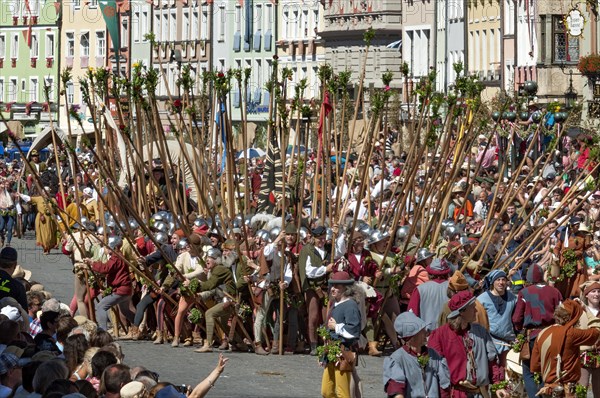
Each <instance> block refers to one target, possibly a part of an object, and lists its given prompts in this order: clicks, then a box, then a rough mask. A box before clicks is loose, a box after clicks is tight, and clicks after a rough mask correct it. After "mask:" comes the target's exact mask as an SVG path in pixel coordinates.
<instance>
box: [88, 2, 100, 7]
mask: <svg viewBox="0 0 600 398" xmlns="http://www.w3.org/2000/svg"><path fill="white" fill-rule="evenodd" d="M89 7H90V8H96V7H98V0H90V5H89Z"/></svg>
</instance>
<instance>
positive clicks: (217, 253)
mask: <svg viewBox="0 0 600 398" xmlns="http://www.w3.org/2000/svg"><path fill="white" fill-rule="evenodd" d="M221 254H223V253H221V250H219V249H217V248H214V247H211V248H210V249H208V251H207V252H206V257H210V258H219V257H221Z"/></svg>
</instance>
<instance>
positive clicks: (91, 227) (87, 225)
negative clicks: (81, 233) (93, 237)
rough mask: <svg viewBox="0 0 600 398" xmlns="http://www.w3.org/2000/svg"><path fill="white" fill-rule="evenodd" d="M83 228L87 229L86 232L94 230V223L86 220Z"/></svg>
mask: <svg viewBox="0 0 600 398" xmlns="http://www.w3.org/2000/svg"><path fill="white" fill-rule="evenodd" d="M84 228H85V229H86V230H87V231H88V232H96V224H94V223H93V222H91V221H88V222H86V223H85V224H84Z"/></svg>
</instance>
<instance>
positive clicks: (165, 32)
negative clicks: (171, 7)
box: [162, 10, 172, 41]
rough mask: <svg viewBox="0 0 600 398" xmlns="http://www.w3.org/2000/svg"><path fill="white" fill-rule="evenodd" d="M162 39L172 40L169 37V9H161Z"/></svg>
mask: <svg viewBox="0 0 600 398" xmlns="http://www.w3.org/2000/svg"><path fill="white" fill-rule="evenodd" d="M162 40H163V41H169V40H172V39H171V38H170V37H169V11H167V10H163V14H162Z"/></svg>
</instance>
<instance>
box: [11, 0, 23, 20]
mask: <svg viewBox="0 0 600 398" xmlns="http://www.w3.org/2000/svg"><path fill="white" fill-rule="evenodd" d="M8 6H9V7H10V10H11V11H12V15H13V16H14V17H18V16H19V11H20V10H19V8H20V7H19V6H20V4H19V0H13V1H12V2H9V4H8Z"/></svg>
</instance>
